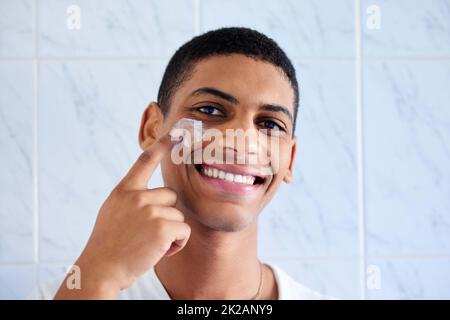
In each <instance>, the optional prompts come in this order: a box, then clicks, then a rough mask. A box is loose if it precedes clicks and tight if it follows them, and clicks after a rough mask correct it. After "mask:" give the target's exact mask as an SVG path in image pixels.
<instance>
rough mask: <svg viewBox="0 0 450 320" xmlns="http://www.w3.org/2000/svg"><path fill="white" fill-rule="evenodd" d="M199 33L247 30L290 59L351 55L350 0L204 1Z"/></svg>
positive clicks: (352, 27)
mask: <svg viewBox="0 0 450 320" xmlns="http://www.w3.org/2000/svg"><path fill="white" fill-rule="evenodd" d="M201 4H202V7H201V18H202V19H201V28H202V31H208V30H210V29H216V28H219V27H229V26H239V27H250V28H253V29H256V30H258V31H260V32H263V33H265V34H266V35H267V36H269V37H272V38H273V39H274V40H275V41H277V42H278V44H279V45H280V46H281V47H282V48H284V49H285V50H286V52H287V54H288V55H289V56H291V57H314V58H316V57H352V56H354V51H355V49H354V20H353V17H354V1H351V0H350V1H347V0H341V1H335V0H322V1H313V0H300V1H299V0H281V1H271V0H263V1H260V0H245V1H239V0H231V1H230V0H229V1H220V0H208V1H202V2H201Z"/></svg>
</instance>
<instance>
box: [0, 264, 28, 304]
mask: <svg viewBox="0 0 450 320" xmlns="http://www.w3.org/2000/svg"><path fill="white" fill-rule="evenodd" d="M35 286H36V269H35V267H34V265H33V264H30V265H0V300H17V299H20V300H22V299H29V298H30V296H31V295H32V292H33V290H34V287H35Z"/></svg>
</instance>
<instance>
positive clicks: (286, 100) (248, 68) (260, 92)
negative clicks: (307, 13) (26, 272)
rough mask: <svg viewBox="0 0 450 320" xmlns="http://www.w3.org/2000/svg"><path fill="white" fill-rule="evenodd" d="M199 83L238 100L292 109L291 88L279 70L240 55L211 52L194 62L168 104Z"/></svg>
mask: <svg viewBox="0 0 450 320" xmlns="http://www.w3.org/2000/svg"><path fill="white" fill-rule="evenodd" d="M201 87H214V88H216V89H219V90H221V91H223V92H226V93H229V94H231V95H233V96H235V97H236V98H237V99H238V100H239V101H240V103H241V104H247V105H249V106H251V105H259V104H262V103H271V104H277V105H283V106H286V107H287V108H289V110H290V111H291V112H292V113H293V112H294V90H293V89H292V86H291V83H290V82H289V80H288V78H287V77H286V76H285V75H284V74H283V72H282V70H281V69H279V68H277V67H276V66H274V65H272V64H271V63H269V62H265V61H260V60H255V59H252V58H249V57H246V56H244V55H239V54H233V55H228V56H213V57H210V58H207V59H204V60H202V61H200V62H198V63H196V65H195V66H194V69H193V70H192V71H191V72H190V76H189V77H188V79H187V80H186V81H185V82H184V83H183V85H182V86H181V87H180V88H179V89H178V90H177V91H176V93H175V95H174V97H173V100H172V102H173V103H172V107H174V106H179V105H180V104H182V103H183V101H184V100H186V99H187V98H188V96H189V95H190V93H191V92H193V91H195V90H196V89H198V88H201Z"/></svg>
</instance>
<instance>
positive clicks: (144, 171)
mask: <svg viewBox="0 0 450 320" xmlns="http://www.w3.org/2000/svg"><path fill="white" fill-rule="evenodd" d="M178 142H180V140H172V137H171V136H170V134H169V133H166V134H164V135H163V136H162V137H161V138H159V139H158V140H157V141H156V142H155V143H153V144H152V145H151V146H150V147H148V148H147V149H145V150H144V151H143V152H142V153H141V155H140V156H139V158H138V159H137V160H136V162H135V163H134V164H133V166H132V167H131V169H130V170H129V171H128V173H127V175H126V176H125V177H124V178H123V179H122V181H121V182H120V183H119V186H121V187H124V188H126V189H146V188H147V183H148V180H149V179H150V177H151V175H152V174H153V172H154V171H155V169H156V167H157V166H158V164H159V163H160V162H161V160H162V159H163V157H164V156H165V155H166V154H167V153H168V152H170V150H171V149H172V147H173V146H174V145H175V144H176V143H178Z"/></svg>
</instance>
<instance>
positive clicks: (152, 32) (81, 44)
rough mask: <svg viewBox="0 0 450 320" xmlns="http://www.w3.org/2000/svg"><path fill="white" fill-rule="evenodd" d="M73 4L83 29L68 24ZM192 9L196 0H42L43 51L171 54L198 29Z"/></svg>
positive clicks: (58, 53)
mask: <svg viewBox="0 0 450 320" xmlns="http://www.w3.org/2000/svg"><path fill="white" fill-rule="evenodd" d="M73 5H75V6H77V8H79V9H78V11H77V12H79V13H80V14H79V17H80V20H79V21H80V24H79V27H80V28H79V29H77V28H73V27H70V28H68V20H69V22H72V21H73V20H72V18H73V17H74V16H73V14H72V13H67V9H68V7H69V6H73ZM193 10H194V8H193V1H192V0H181V1H178V0H150V1H149V0H135V1H127V0H96V1H89V0H75V1H73V0H70V1H69V0H63V1H61V0H43V1H39V18H38V19H39V55H40V56H43V57H55V56H56V57H60V56H66V57H67V56H69V57H74V56H75V57H79V56H83V57H84V56H89V57H92V56H132V57H155V56H156V57H161V56H168V55H171V54H172V53H173V51H174V50H175V49H176V48H177V47H178V46H180V45H181V44H182V43H183V42H185V41H187V40H189V39H190V38H191V37H192V36H193V35H194V19H193V12H194V11H193ZM69 25H71V26H72V25H73V24H70V23H69Z"/></svg>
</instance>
